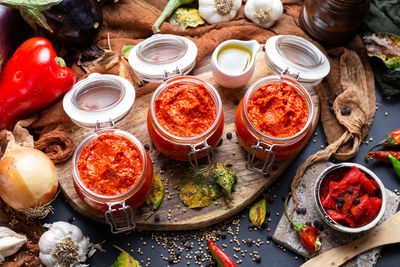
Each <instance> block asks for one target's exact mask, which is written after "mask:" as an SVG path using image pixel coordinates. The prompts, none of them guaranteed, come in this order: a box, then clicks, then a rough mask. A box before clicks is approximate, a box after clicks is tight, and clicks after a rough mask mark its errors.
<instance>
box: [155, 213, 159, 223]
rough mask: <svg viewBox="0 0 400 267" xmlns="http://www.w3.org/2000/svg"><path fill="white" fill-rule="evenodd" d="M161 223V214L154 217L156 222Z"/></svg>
mask: <svg viewBox="0 0 400 267" xmlns="http://www.w3.org/2000/svg"><path fill="white" fill-rule="evenodd" d="M159 221H160V214H156V215H154V222H159Z"/></svg>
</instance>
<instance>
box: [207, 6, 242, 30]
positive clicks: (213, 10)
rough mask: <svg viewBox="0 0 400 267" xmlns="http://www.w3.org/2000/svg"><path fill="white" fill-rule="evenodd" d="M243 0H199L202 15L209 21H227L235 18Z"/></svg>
mask: <svg viewBox="0 0 400 267" xmlns="http://www.w3.org/2000/svg"><path fill="white" fill-rule="evenodd" d="M241 5H242V0H199V13H200V16H201V17H202V18H203V19H205V20H206V21H207V22H208V23H210V24H214V23H218V22H226V21H230V20H232V19H234V18H235V16H236V12H237V11H238V9H239V8H240V6H241Z"/></svg>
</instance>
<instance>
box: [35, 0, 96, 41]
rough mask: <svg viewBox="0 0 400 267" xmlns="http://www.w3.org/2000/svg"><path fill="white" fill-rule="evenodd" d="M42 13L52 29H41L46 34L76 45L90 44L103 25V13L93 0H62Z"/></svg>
mask: <svg viewBox="0 0 400 267" xmlns="http://www.w3.org/2000/svg"><path fill="white" fill-rule="evenodd" d="M42 14H43V15H44V17H45V18H46V20H47V24H48V25H49V26H50V28H51V29H52V32H50V31H48V30H47V29H43V30H44V32H45V33H46V35H48V36H49V37H50V38H51V39H54V40H56V41H59V42H62V43H69V44H73V45H78V46H79V45H87V44H90V43H91V42H92V40H93V39H94V37H95V36H96V34H97V33H98V32H99V30H100V28H101V26H102V25H103V13H102V11H101V8H100V6H99V4H98V3H97V1H93V0H63V1H62V2H61V3H59V4H57V5H54V6H52V7H51V8H50V9H48V10H46V11H43V12H42Z"/></svg>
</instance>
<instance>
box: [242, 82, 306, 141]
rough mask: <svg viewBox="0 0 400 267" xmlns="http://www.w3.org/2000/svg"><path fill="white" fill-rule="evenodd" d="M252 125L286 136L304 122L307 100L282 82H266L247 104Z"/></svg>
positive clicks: (261, 129) (298, 128)
mask: <svg viewBox="0 0 400 267" xmlns="http://www.w3.org/2000/svg"><path fill="white" fill-rule="evenodd" d="M247 113H248V116H249V119H250V121H251V122H252V123H253V125H254V126H255V127H256V128H257V129H258V130H260V131H261V132H263V133H264V134H266V135H268V136H272V137H288V136H292V135H295V134H296V133H298V132H300V131H301V130H302V129H303V128H304V126H305V125H306V123H307V119H308V107H307V102H306V100H305V99H304V97H303V96H301V95H300V94H299V93H298V92H297V90H296V88H294V87H293V86H291V85H290V84H287V83H285V82H277V83H268V84H266V85H263V86H261V87H260V88H259V89H257V90H256V91H255V92H254V93H253V94H252V95H251V96H250V99H249V101H248V104H247Z"/></svg>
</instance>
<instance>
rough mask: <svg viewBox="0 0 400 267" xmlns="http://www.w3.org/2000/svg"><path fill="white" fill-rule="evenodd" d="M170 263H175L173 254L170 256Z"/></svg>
mask: <svg viewBox="0 0 400 267" xmlns="http://www.w3.org/2000/svg"><path fill="white" fill-rule="evenodd" d="M168 263H170V264H172V263H174V257H173V256H170V257H169V258H168Z"/></svg>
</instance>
